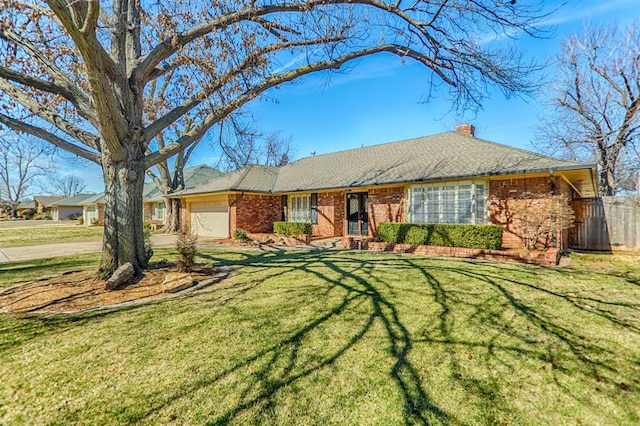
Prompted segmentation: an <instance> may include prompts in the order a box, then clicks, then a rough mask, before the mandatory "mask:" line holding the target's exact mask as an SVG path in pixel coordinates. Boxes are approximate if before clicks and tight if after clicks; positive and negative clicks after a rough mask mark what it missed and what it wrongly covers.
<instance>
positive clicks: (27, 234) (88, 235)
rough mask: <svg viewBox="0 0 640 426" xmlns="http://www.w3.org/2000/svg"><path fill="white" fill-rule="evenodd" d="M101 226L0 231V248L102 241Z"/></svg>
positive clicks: (41, 227)
mask: <svg viewBox="0 0 640 426" xmlns="http://www.w3.org/2000/svg"><path fill="white" fill-rule="evenodd" d="M102 233H103V231H102V226H79V225H69V226H52V227H47V226H38V227H33V228H26V227H25V228H15V229H14V228H6V229H0V247H16V246H29V245H34V244H49V243H62V242H72V241H97V240H101V239H102Z"/></svg>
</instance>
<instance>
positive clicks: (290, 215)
mask: <svg viewBox="0 0 640 426" xmlns="http://www.w3.org/2000/svg"><path fill="white" fill-rule="evenodd" d="M283 205H284V206H285V208H286V220H287V221H288V222H311V223H313V224H317V223H318V194H316V193H313V194H301V195H289V196H288V197H287V199H286V202H285V201H284V199H283Z"/></svg>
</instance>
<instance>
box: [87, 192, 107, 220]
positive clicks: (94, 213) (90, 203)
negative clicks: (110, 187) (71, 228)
mask: <svg viewBox="0 0 640 426" xmlns="http://www.w3.org/2000/svg"><path fill="white" fill-rule="evenodd" d="M82 203H83V204H82V220H83V222H84V224H85V225H86V226H89V225H103V224H104V192H101V193H99V194H94V195H92V196H90V197H87V198H85V199H84V200H83V201H82Z"/></svg>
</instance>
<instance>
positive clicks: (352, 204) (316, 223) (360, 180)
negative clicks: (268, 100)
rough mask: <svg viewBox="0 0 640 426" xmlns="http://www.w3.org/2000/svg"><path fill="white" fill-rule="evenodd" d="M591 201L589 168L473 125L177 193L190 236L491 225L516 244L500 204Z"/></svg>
mask: <svg viewBox="0 0 640 426" xmlns="http://www.w3.org/2000/svg"><path fill="white" fill-rule="evenodd" d="M551 193H554V194H559V193H561V194H567V195H568V196H569V198H576V197H592V196H595V195H596V194H597V181H596V179H595V165H593V164H585V163H580V162H574V161H565V160H559V159H555V158H551V157H547V156H544V155H540V154H536V153H533V152H529V151H525V150H522V149H517V148H513V147H509V146H506V145H502V144H498V143H494V142H490V141H486V140H482V139H479V138H476V137H475V136H474V128H473V126H471V125H463V126H460V127H458V128H457V129H456V132H447V133H442V134H437V135H433V136H426V137H421V138H416V139H410V140H405V141H399V142H392V143H386V144H380V145H372V146H367V147H363V148H358V149H351V150H347V151H340V152H334V153H330V154H324V155H317V156H312V157H306V158H302V159H300V160H298V161H295V162H293V163H291V164H287V165H285V166H282V167H265V166H256V165H254V166H247V167H244V168H242V169H239V170H236V171H233V172H230V173H227V174H224V175H221V176H219V177H216V178H214V179H212V180H210V181H208V182H206V183H204V184H202V185H199V186H197V187H194V188H191V189H187V190H184V191H181V192H179V193H176V194H174V195H173V196H175V197H179V198H180V199H181V200H182V201H181V202H182V205H183V207H184V208H183V209H182V212H183V216H182V221H183V224H184V226H185V227H186V228H189V229H190V232H191V233H193V234H197V235H201V236H208V237H214V238H215V237H221V238H226V237H229V236H230V235H233V232H234V231H235V230H236V229H243V230H245V231H247V232H249V233H265V232H272V230H273V222H275V221H290V222H311V223H312V224H313V235H314V236H317V237H335V236H361V237H373V236H376V235H377V228H378V225H379V224H380V223H382V222H411V223H459V224H488V223H492V224H497V225H502V226H504V227H505V232H504V233H503V246H504V247H520V246H521V243H522V242H521V239H520V236H519V235H517V232H516V229H517V225H516V224H514V223H512V221H511V218H510V217H509V215H508V212H506V211H505V210H504V208H503V207H504V202H505V201H506V200H509V199H516V198H527V197H532V196H534V195H536V194H551Z"/></svg>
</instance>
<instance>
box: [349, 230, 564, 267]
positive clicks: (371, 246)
mask: <svg viewBox="0 0 640 426" xmlns="http://www.w3.org/2000/svg"><path fill="white" fill-rule="evenodd" d="M342 248H345V249H353V250H369V251H388V252H395V253H415V254H426V255H431V256H443V257H458V258H464V259H481V260H494V261H500V262H512V263H528V264H533V265H541V266H555V265H557V264H558V263H559V262H560V250H558V249H557V248H551V249H548V250H546V251H522V250H489V249H474V248H463V247H441V246H424V245H415V244H392V243H383V242H368V241H365V240H359V239H355V238H353V237H343V238H342Z"/></svg>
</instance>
